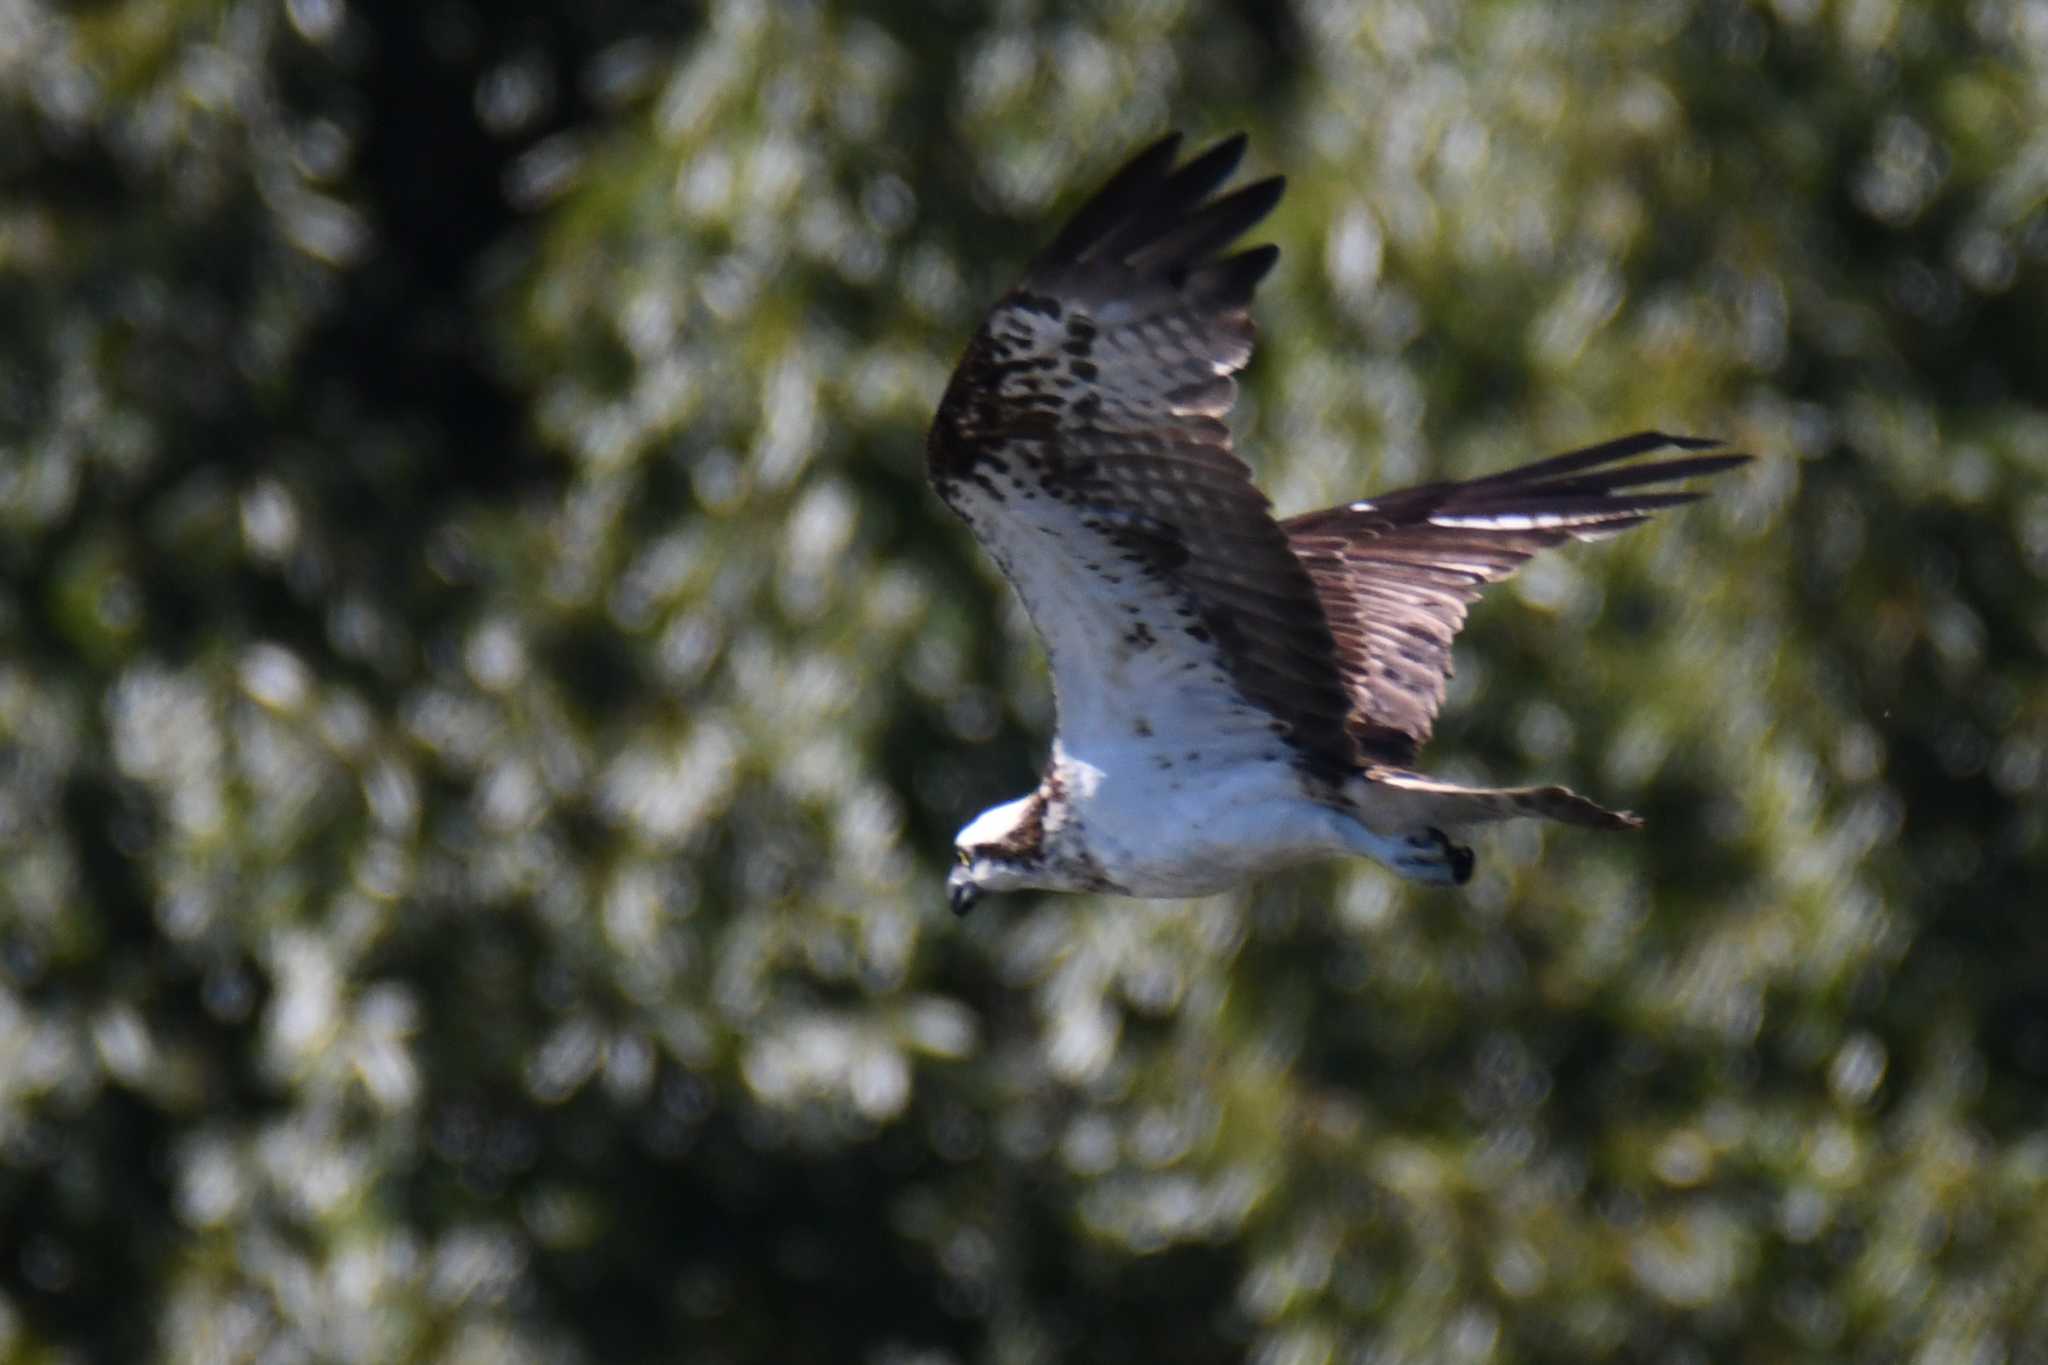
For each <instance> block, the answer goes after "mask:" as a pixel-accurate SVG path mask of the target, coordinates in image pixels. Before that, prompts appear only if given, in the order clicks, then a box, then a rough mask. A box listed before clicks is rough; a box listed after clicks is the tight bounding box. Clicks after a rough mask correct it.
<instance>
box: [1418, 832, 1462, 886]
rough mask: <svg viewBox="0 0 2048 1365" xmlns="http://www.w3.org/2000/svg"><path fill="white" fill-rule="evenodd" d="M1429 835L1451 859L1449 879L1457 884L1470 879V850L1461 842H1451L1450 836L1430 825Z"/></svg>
mask: <svg viewBox="0 0 2048 1365" xmlns="http://www.w3.org/2000/svg"><path fill="white" fill-rule="evenodd" d="M1428 833H1429V837H1430V838H1432V839H1434V840H1436V846H1437V847H1438V848H1439V849H1441V850H1442V851H1443V855H1444V856H1445V857H1446V858H1449V859H1450V860H1451V880H1452V881H1453V882H1454V883H1456V884H1457V885H1459V886H1463V885H1464V884H1465V883H1466V882H1469V881H1471V880H1472V863H1473V857H1472V850H1471V849H1469V848H1466V847H1465V846H1464V845H1463V844H1454V843H1452V842H1451V836H1450V835H1448V834H1446V833H1444V832H1443V831H1442V830H1440V829H1438V828H1436V827H1435V826H1434V825H1432V826H1431V827H1430V828H1429V831H1428Z"/></svg>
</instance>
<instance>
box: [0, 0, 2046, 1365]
mask: <svg viewBox="0 0 2048 1365" xmlns="http://www.w3.org/2000/svg"><path fill="white" fill-rule="evenodd" d="M1177 124H1178V125H1186V126H1188V127H1190V128H1191V129H1192V130H1193V131H1194V133H1195V134H1196V136H1197V137H1198V138H1204V137H1208V136H1212V135H1215V134H1218V133H1221V132H1224V131H1228V130H1230V129H1232V128H1236V127H1239V126H1243V127H1246V128H1248V129H1249V130H1250V131H1251V132H1252V134H1253V147H1254V160H1255V163H1256V167H1257V169H1259V170H1262V171H1263V170H1279V171H1283V172H1285V173H1287V174H1288V175H1289V176H1290V177H1291V178H1292V186H1293V187H1292V189H1291V191H1290V195H1289V198H1288V200H1287V201H1286V203H1285V204H1284V205H1283V207H1282V209H1281V211H1280V212H1279V214H1277V215H1276V217H1275V218H1274V220H1273V221H1272V222H1271V224H1270V225H1269V230H1268V235H1269V236H1270V237H1271V238H1272V239H1273V240H1277V241H1278V242H1280V244H1281V245H1282V247H1283V249H1284V252H1285V255H1284V257H1283V261H1282V266H1281V268H1280V270H1279V271H1278V272H1277V273H1276V275H1275V277H1274V278H1273V279H1272V281H1271V282H1270V283H1269V285H1268V286H1267V288H1266V289H1265V290H1264V291H1263V293H1262V295H1261V299H1260V304H1259V317H1260V319H1261V322H1262V325H1263V327H1264V336H1265V345H1264V348H1263V350H1262V351H1261V354H1260V357H1259V358H1258V359H1257V361H1255V363H1254V366H1253V368H1252V370H1251V372H1250V374H1249V376H1248V381H1249V382H1248V387H1247V391H1246V401H1245V403H1244V405H1243V407H1242V409H1241V412H1240V421H1239V430H1240V436H1241V439H1242V442H1243V445H1244V447H1245V449H1246V450H1247V452H1248V454H1249V456H1250V458H1251V460H1252V461H1253V463H1254V465H1255V466H1256V468H1257V469H1258V470H1259V473H1260V476H1261V478H1262V480H1263V481H1264V483H1265V485H1266V487H1267V488H1268V489H1269V490H1270V491H1272V492H1273V494H1274V496H1275V499H1276V501H1277V502H1278V503H1279V504H1280V506H1281V507H1282V509H1283V510H1287V511H1295V510H1301V509H1303V508H1306V507H1309V506H1314V505H1321V504H1323V503H1326V502H1330V501H1335V500H1340V499H1344V498H1348V497H1353V496H1356V495H1358V494H1359V493H1360V492H1362V491H1367V490H1370V489H1372V488H1375V487H1384V486H1388V485H1391V484H1396V483H1400V482H1405V481H1411V480H1417V479H1421V478H1425V477H1430V476H1433V475H1436V474H1439V473H1451V474H1473V473H1479V472H1484V471H1489V470H1493V469H1498V468H1500V467H1503V466H1504V465H1506V464H1508V463H1510V462H1513V461H1516V460H1521V459H1525V458H1532V457H1535V456H1538V455H1542V454H1545V453H1548V452H1549V451H1551V450H1554V449H1557V448H1562V447H1564V446H1568V445H1571V444H1577V443H1581V442H1584V441H1587V440H1591V439H1596V438H1599V437H1602V436H1606V435H1611V434H1615V433H1618V432H1621V431H1625V430H1628V429H1631V428H1635V427H1639V426H1646V425H1660V426H1668V427H1672V428H1678V429H1692V430H1705V431H1709V432H1712V433H1715V434H1720V435H1725V436H1728V437H1730V438H1732V439H1735V440H1736V441H1737V442H1738V443H1740V444H1741V445H1743V446H1745V447H1746V448H1748V449H1751V450H1754V451H1757V452H1759V453H1760V454H1761V455H1762V456H1763V457H1764V458H1763V459H1762V460H1761V461H1760V462H1759V464H1758V465H1756V466H1755V467H1754V468H1753V469H1752V470H1751V471H1749V472H1746V473H1745V474H1743V475H1741V476H1739V477H1737V478H1734V479H1730V480H1725V481H1722V484H1721V486H1719V487H1717V488H1716V489H1715V490H1714V497H1713V498H1712V500H1711V501H1709V502H1707V503H1704V504H1701V505H1700V506H1699V507H1697V508H1694V509H1692V510H1689V511H1687V512H1685V513H1683V514H1680V515H1677V516H1673V517H1670V518H1667V519H1666V520H1665V521H1663V522H1662V523H1660V524H1659V525H1658V526H1656V527H1654V528H1652V529H1650V530H1647V531H1644V532H1638V533H1636V534H1634V535H1632V536H1630V537H1628V538H1625V539H1623V540H1621V541H1618V542H1614V543H1612V544H1609V545H1606V546H1603V547H1599V548H1597V549H1586V550H1578V551H1572V552H1568V553H1563V554H1558V555H1553V556H1550V557H1548V558H1546V559H1544V560H1543V561H1541V562H1540V563H1539V564H1537V565H1535V566H1533V567H1532V569H1531V571H1530V572H1528V573H1527V574H1525V575H1524V576H1523V577H1522V578H1521V579H1519V580H1517V582H1516V584H1515V585H1514V586H1512V587H1510V588H1507V589H1504V590H1502V591H1501V592H1499V593H1498V594H1497V597H1498V598H1500V599H1503V600H1501V601H1498V602H1496V603H1495V604H1494V605H1492V606H1490V607H1487V608H1483V609H1482V610H1481V611H1480V612H1479V613H1478V615H1477V618H1476V620H1475V623H1474V627H1473V629H1472V630H1471V632H1470V633H1469V635H1468V637H1467V639H1466V640H1465V642H1464V643H1463V644H1461V646H1460V651H1459V660H1460V671H1459V674H1458V677H1457V679H1456V682H1455V686H1454V692H1453V700H1452V709H1451V713H1450V715H1449V716H1448V718H1447V721H1446V724H1445V727H1444V730H1443V733H1442V736H1441V738H1440V740H1439V742H1438V743H1437V744H1436V745H1435V747H1434V748H1433V750H1432V754H1431V758H1432V766H1433V767H1434V769H1435V770H1436V771H1440V772H1443V773H1445V774H1447V775H1452V776H1457V777H1464V778H1481V777H1485V778H1495V779H1501V780H1519V779H1523V778H1529V777H1538V776H1540V777H1547V778H1555V779H1559V780H1566V781H1571V782H1573V783H1575V784H1577V785H1579V786H1581V787H1582V788H1584V789H1586V790H1588V791H1590V792H1593V793H1595V794H1597V795H1598V796H1600V797H1601V798H1602V799H1605V800H1609V801H1612V802H1615V803H1617V804H1623V805H1630V806H1633V807H1634V808H1636V809H1637V810H1639V811H1642V812H1643V813H1644V814H1646V815H1647V816H1648V817H1649V819H1650V829H1649V831H1648V833H1646V834H1645V835H1644V836H1642V837H1641V838H1636V839H1627V840H1624V839H1602V838H1597V837H1592V836H1587V835H1584V834H1581V833H1556V832H1551V831H1546V830H1544V829H1541V828H1537V827H1533V826H1531V827H1515V828H1510V829H1506V830H1503V831H1501V832H1499V833H1495V834H1489V835H1488V836H1486V837H1485V838H1484V840H1483V841H1482V842H1481V846H1480V858H1481V863H1480V868H1481V871H1480V875H1479V877H1478V878H1477V880H1475V882H1474V883H1473V885H1472V886H1471V887H1470V888H1468V890H1467V891H1466V892H1465V893H1463V894H1455V895H1454V894H1446V893H1442V892H1431V891H1426V890H1420V889H1415V888H1411V887H1407V886H1403V885H1399V884H1396V883H1395V882H1394V881H1392V880H1391V879H1390V878H1389V877H1388V876H1387V875H1386V874H1385V873H1383V872H1382V871H1380V870H1379V869H1377V868H1374V867H1371V866H1364V865H1360V866H1355V867H1353V866H1347V867H1337V868H1329V869H1316V870H1309V871H1305V872H1303V873H1301V874H1299V875H1296V876H1291V877H1288V878H1282V879H1275V880H1274V881H1272V882H1270V883H1267V884H1264V885H1260V886H1257V887H1253V888H1249V889H1247V890H1246V891H1245V892H1243V893H1242V894H1239V895H1233V896H1228V897H1220V898H1215V899H1212V900H1207V901H1201V902H1194V903H1186V904H1179V903H1160V904H1152V903H1130V902H1124V903H1119V902H1113V901H1095V900H1087V899H1059V898H1019V899H1015V900H1011V901H1009V902H1007V903H1000V902H991V903H989V904H988V905H986V906H985V907H984V908H983V909H981V910H980V911H978V912H977V913H976V914H975V916H974V917H972V918H971V919H970V920H968V921H966V922H964V923H954V922H953V921H952V920H950V919H949V918H948V916H947V915H946V913H945V908H944V899H943V896H942V894H941V892H940V878H941V877H942V875H943V869H944V864H945V859H946V855H947V851H948V843H949V836H950V833H951V831H952V830H953V829H954V828H955V827H956V826H957V825H959V824H960V823H962V822H964V821H965V819H967V818H968V817H969V816H971V815H972V814H973V813H974V812H976V811H977V810H979V809H980V808H981V807H982V806H984V805H986V804H989V803H990V802H992V801H994V800H997V799H1002V798H1006V797H1009V796H1012V795H1015V794H1016V793H1018V792H1020V791H1022V790H1024V789H1025V788H1026V787H1028V785H1029V784H1030V782H1031V780H1032V775H1033V771H1034V768H1035V764H1036V763H1037V762H1038V759H1039V756H1040V754H1041V752H1042V748H1043V745H1044V743H1045V740H1046V732H1047V729H1048V726H1049V723H1050V702H1049V697H1048V692H1047V688H1046V684H1045V679H1044V673H1043V666H1042V663H1041V662H1040V659H1039V656H1038V653H1037V648H1036V644H1035V642H1034V640H1033V639H1032V638H1031V635H1030V633H1029V631H1028V629H1027V628H1026V626H1025V625H1024V623H1023V621H1022V618H1021V614H1020V613H1019V612H1018V611H1017V609H1016V608H1015V607H1014V606H1013V605H1012V604H1011V602H1010V599H1009V597H1008V595H1007V593H1006V591H1005V589H1004V588H1003V587H1002V585H1001V583H1000V581H999V579H998V578H997V577H996V576H995V574H994V572H993V571H992V569H991V568H990V566H989V565H988V564H987V563H986V561H985V560H984V559H983V558H982V556H981V555H980V554H979V553H978V552H977V551H976V549H975V547H974V546H973V544H972V543H971V541H970V540H969V539H968V537H967V536H966V534H965V532H964V531H963V530H962V528H960V527H959V526H958V525H957V524H955V523H954V522H953V521H952V520H951V519H950V518H949V517H948V516H947V515H946V514H945V513H944V511H943V509H942V508H940V507H939V506H938V505H937V504H936V502H935V501H934V500H933V499H932V498H931V497H929V496H928V495H927V493H926V491H925V490H924V488H923V483H922V469H921V462H922V452H921V446H920V442H921V440H922V431H923V425H924V422H925V420H926V417H927V415H928V414H929V411H930V409H931V407H932V405H933V403H934V402H935V400H936V397H937V394H938V391H939V389H940V387H941V385H942V383H943V381H944V378H945V375H946V372H947V370H948V368H949V367H950V364H951V361H952V358H953V356H954V355H955V354H957V351H958V349H959V347H960V346H961V345H962V344H963V343H964V341H965V339H966V337H967V335H968V334H969V332H970V331H971V330H972V328H973V326H974V324H975V322H976V319H977V315H978V310H979V309H980V308H981V307H983V306H984V305H985V304H986V303H987V302H988V301H989V300H990V299H992V298H993V296H994V295H995V293H996V292H997V291H998V290H999V289H1000V288H1002V287H1003V286H1004V285H1005V284H1006V283H1007V282H1008V280H1009V278H1010V276H1011V274H1012V272H1014V271H1015V269H1016V268H1017V266H1018V264H1019V262H1020V261H1021V260H1022V259H1023V258H1024V256H1025V255H1026V254H1028V252H1029V251H1030V250H1031V249H1033V247H1034V246H1035V245H1037V244H1039V243H1041V242H1042V241H1043V240H1044V239H1045V238H1046V236H1047V234H1048V233H1049V232H1050V230H1051V229H1052V227H1053V226H1054V220H1055V218H1056V216H1057V214H1058V213H1059V212H1060V211H1062V210H1063V209H1064V208H1066V207H1068V206H1070V205H1071V204H1072V203H1073V202H1074V200H1075V199H1076V197H1077V196H1078V195H1079V194H1081V193H1084V192H1085V191H1086V190H1087V189H1089V188H1091V187H1092V186H1093V184H1094V183H1095V182H1096V181H1097V179H1098V178H1099V177H1100V176H1101V175H1102V174H1104V173H1105V172H1106V171H1107V170H1108V169H1109V168H1110V167H1112V166H1113V165H1114V164H1116V163H1117V162H1118V161H1120V160H1121V158H1122V157H1123V156H1124V155H1126V154H1127V153H1128V152H1129V151H1130V150H1131V149H1132V148H1134V147H1135V146H1137V145H1138V144H1140V143H1141V142H1143V141H1145V140H1147V139H1149V138H1151V137H1153V136H1155V135H1156V134H1157V133H1158V132H1159V131H1160V130H1161V129H1163V128H1165V127H1168V126H1173V125H1177ZM0 186H4V193H0V318H4V319H5V325H4V326H0V531H4V534H0V1360H5V1361H23V1362H28V1361H34V1362H46V1361H88V1360H92V1361H97V1360H135V1359H145V1358H147V1359H159V1360H165V1361H179V1362H200V1361H206V1362H231V1361H252V1362H254V1361H262V1362H282V1361H297V1360H330V1361H376V1362H385V1361H426V1360H436V1361H439V1360H449V1361H487V1360H489V1361H499V1360H505V1361H523V1360H533V1361H540V1360H548V1361H605V1362H612V1361H650V1362H651V1361H696V1362H737V1361H753V1360H759V1361H804V1360H819V1361H864V1362H877V1363H880V1362H911V1361H918V1362H938V1361H961V1362H967V1361H990V1362H1005V1363H1009V1362H1027V1361H1053V1360H1111V1359H1131V1360H1172V1361H1192V1362H1201V1361H1222V1360H1236V1359H1241V1358H1249V1359H1254V1360H1258V1361H1262V1362H1270V1363H1271V1365H1283V1363H1284V1365H1297V1363H1298V1365H1309V1363H1310V1362H1322V1361H1347V1362H1348V1361H1359V1362H1363V1361H1375V1362H1388V1361H1453V1360H1457V1361H1487V1360H1492V1361H1502V1362H1506V1361H1580V1360H1588V1359H1595V1358H1600V1359H1606V1358H1626V1359H1641V1360H1658V1361H1671V1362H1703V1361H1710V1360H1735V1359H1741V1360H1757V1361H1836V1360H1848V1359H1855V1360H1906V1359H1912V1360H1918V1361H1928V1362H1938V1361H1972V1362H1992V1361H2014V1362H2018V1361H2029V1360H2031V1361H2039V1360H2043V1359H2048V917H2044V907H2043V903H2042V897H2041V891H2040V887H2041V886H2042V885H2043V883H2044V881H2048V830H2044V821H2048V813H2044V812H2048V804H2044V802H2043V800H2042V791H2043V786H2044V782H2048V667H2044V654H2048V593H2044V591H2043V588H2044V580H2048V477H2044V476H2048V409H2044V406H2043V404H2044V401H2048V18H2044V13H2043V9H2042V7H2041V5H2039V4H2037V3H2026V2H2025V0H1973V2H1972V3H1970V4H1967V5H1964V4H1956V5H1938V4H1915V3H1907V2H1905V0H1773V3H1768V4H1766V3H1737V2H1736V0H1654V2H1653V3H1638V2H1637V0H1598V2H1596V3H1587V4H1582V5H1574V6H1570V7H1566V6H1550V5H1539V4H1516V3H1481V2H1480V0H1431V2H1430V3H1419V2H1418V0H1355V2H1353V3H1309V2H1308V0H1303V2H1302V3H1299V4H1297V5H1295V6H1293V7H1291V8H1290V7H1284V6H1276V7H1267V6H1263V5H1257V4H1250V3H1228V2H1227V0H1215V2H1214V3H1208V2H1206V0H1165V2H1164V3H1160V2H1158V0H1092V2H1091V3H1072V4H1060V3H1053V2H1052V0H1004V3H1001V4H998V5H995V6H991V7H986V8H984V7H982V6H979V5H975V4H971V3H968V0H951V2H950V3H941V4H936V5H933V6H930V7H928V8H925V9H918V8H915V7H912V6H899V5H895V4H882V3H876V2H875V0H869V3H865V4H861V3H843V4H842V3H823V2H822V0H810V2H808V3H787V4H784V3H775V4H764V3H756V2H755V0H707V2H706V3H705V4H702V5H697V6H689V5H672V4H661V3H640V2H638V0H582V3H579V4H574V5H568V4H563V5H555V4H546V3H541V0H514V3H511V4H508V5H503V6H486V5H484V4H482V3H479V2H477V0H429V3H425V4H420V5H416V6H400V5H364V4H350V3H348V0H285V3H284V4H282V5H276V4H271V3H265V2H263V0H92V2H91V3H85V4H79V5H68V6H59V5H55V4H50V3H46V0H0Z"/></svg>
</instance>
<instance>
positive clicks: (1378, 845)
mask: <svg viewBox="0 0 2048 1365" xmlns="http://www.w3.org/2000/svg"><path fill="white" fill-rule="evenodd" d="M1132 747H1134V748H1138V747H1144V748H1150V747H1151V746H1132ZM1125 757H1126V758H1127V759H1128V758H1136V757H1138V755H1126V756H1125ZM1054 762H1055V766H1056V770H1057V771H1058V773H1059V775H1060V777H1061V779H1062V783H1063V786H1064V788H1065V796H1066V801H1065V806H1066V821H1065V822H1063V825H1064V827H1062V828H1059V829H1056V830H1055V829H1051V828H1049V829H1048V834H1049V835H1050V836H1051V839H1050V842H1051V843H1052V844H1053V845H1054V846H1055V847H1060V846H1062V845H1064V846H1065V847H1066V848H1069V849H1074V850H1077V851H1079V852H1081V853H1084V854H1085V856H1086V858H1087V860H1088V861H1089V862H1091V863H1093V865H1094V866H1095V868H1096V869H1098V870H1099V871H1100V874H1101V876H1102V878H1103V879H1104V880H1106V881H1107V882H1109V883H1111V884H1112V885H1113V886H1114V887H1116V888H1117V889H1119V890H1121V891H1122V892H1123V893H1124V894H1126V895H1132V896H1160V897H1168V896H1200V895H1208V894H1210V893H1212V892H1216V891H1222V890H1225V889H1227V888H1229V887H1232V886H1235V885H1237V884H1239V883H1241V882H1244V881H1246V880H1248V879H1250V878H1252V877H1256V876H1259V875H1261V874H1263V873H1268V872H1273V871H1276V870H1278V869H1281V868H1285V867H1292V866H1297V865H1299V864H1302V863H1308V862H1316V861H1321V860H1324V859H1328V858H1333V857H1367V858H1372V859H1375V860H1377V861H1379V862H1381V863H1384V864H1386V865H1387V866H1388V867H1390V868H1392V869H1393V870H1395V871H1397V872H1399V873H1401V874H1402V875H1403V876H1407V877H1413V878H1418V879H1421V880H1426V881H1449V880H1450V879H1451V878H1450V873H1449V868H1448V864H1447V863H1446V862H1445V854H1444V850H1443V846H1442V841H1441V840H1435V839H1429V838H1424V837H1420V836H1421V834H1422V831H1421V829H1420V827H1418V828H1416V829H1413V830H1411V829H1405V828H1404V829H1401V830H1399V831H1398V832H1392V833H1376V832H1375V831H1373V830H1372V829H1370V828H1368V827H1367V826H1366V825H1365V824H1364V823H1363V822H1362V821H1361V820H1359V818H1358V817H1357V816H1356V815H1355V814H1353V813H1352V812H1351V811H1347V810H1343V809H1338V808H1336V807H1334V806H1332V805H1328V804H1324V803H1322V802H1319V801H1315V800H1311V799H1309V797H1308V796H1307V794H1306V793H1305V791H1304V788H1303V784H1302V779H1301V776H1300V773H1299V772H1298V770H1296V769H1295V767H1294V766H1293V764H1292V763H1289V762H1286V761H1280V762H1274V761H1270V760H1267V759H1263V758H1260V759H1253V760H1250V761H1245V762H1237V763H1231V764H1227V765H1204V764H1200V763H1196V764H1188V765H1182V766H1177V767H1176V768H1174V769H1172V770H1166V771H1161V770H1160V769H1159V768H1158V767H1157V766H1156V764H1155V763H1152V762H1135V763H1134V762H1128V761H1127V762H1123V763H1120V764H1118V765H1117V766H1115V767H1110V766H1107V765H1103V764H1097V763H1090V762H1088V761H1087V760H1086V759H1085V758H1082V757H1080V756H1077V755H1071V754H1066V753H1063V752H1061V751H1060V749H1059V748H1058V747H1057V746H1055V750H1054ZM1054 889H1061V888H1054Z"/></svg>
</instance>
